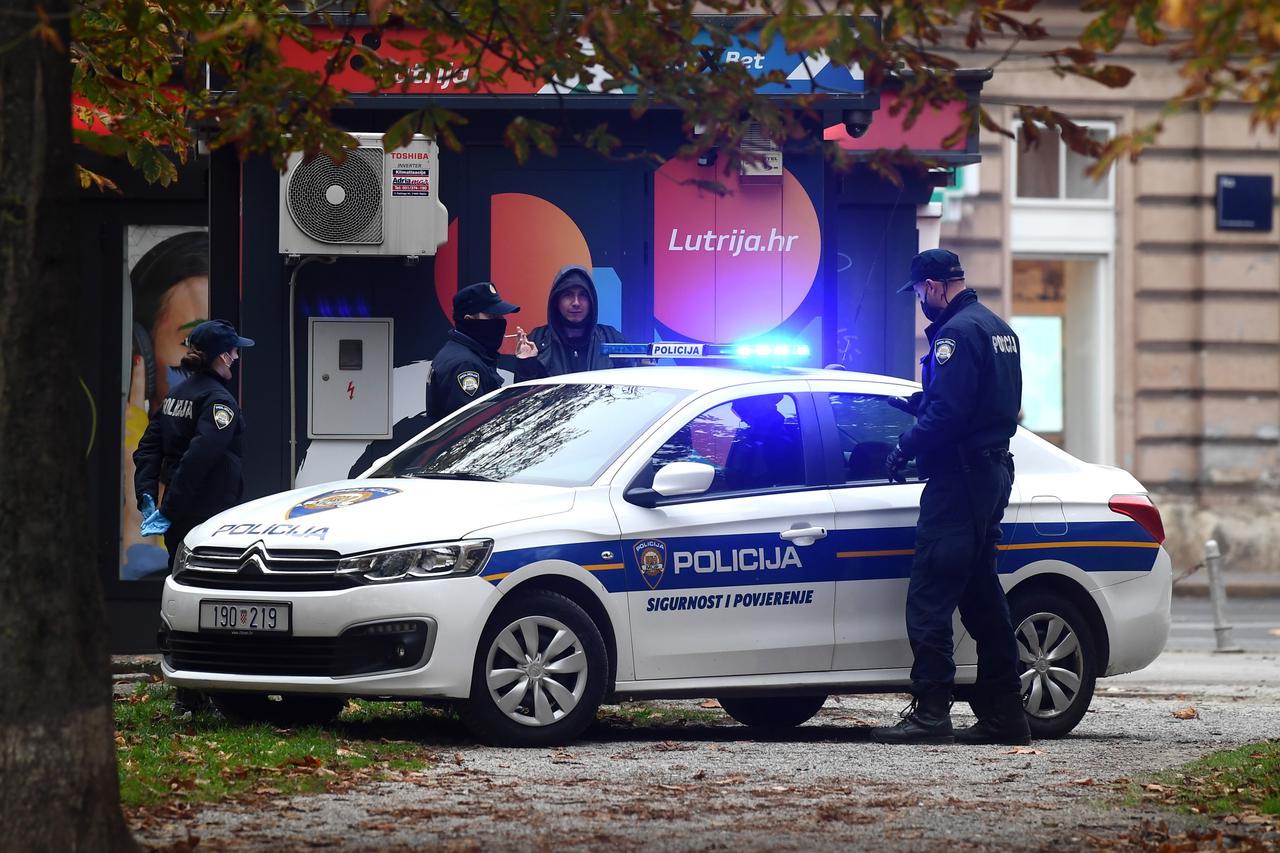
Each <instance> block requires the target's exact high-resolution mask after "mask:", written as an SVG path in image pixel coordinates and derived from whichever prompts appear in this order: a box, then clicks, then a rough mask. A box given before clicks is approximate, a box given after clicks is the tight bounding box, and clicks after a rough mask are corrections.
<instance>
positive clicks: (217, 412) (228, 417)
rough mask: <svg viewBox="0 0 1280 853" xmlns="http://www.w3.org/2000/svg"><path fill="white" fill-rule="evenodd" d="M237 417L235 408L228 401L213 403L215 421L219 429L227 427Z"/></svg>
mask: <svg viewBox="0 0 1280 853" xmlns="http://www.w3.org/2000/svg"><path fill="white" fill-rule="evenodd" d="M235 419H236V413H235V410H234V409H232V408H231V407H230V406H228V405H227V404H226V403H214V404H213V422H214V424H215V425H216V426H217V427H218V429H226V428H227V427H229V426H231V422H232V421H234V420H235Z"/></svg>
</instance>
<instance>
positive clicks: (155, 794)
mask: <svg viewBox="0 0 1280 853" xmlns="http://www.w3.org/2000/svg"><path fill="white" fill-rule="evenodd" d="M114 708H115V723H116V756H117V759H118V765H119V772H120V797H121V802H122V803H123V804H124V805H125V806H126V807H138V806H153V805H164V804H168V803H174V802H179V801H183V802H192V803H194V802H214V801H217V800H223V799H227V798H231V797H237V796H241V795H249V794H261V795H274V794H291V793H305V792H315V791H323V790H328V789H331V788H335V787H342V786H345V785H351V784H356V783H358V782H363V781H370V780H374V779H379V778H385V777H387V776H389V775H393V774H395V773H397V772H398V771H403V770H413V769H419V768H421V767H423V766H426V765H428V764H431V763H433V762H434V761H435V758H436V757H435V755H434V754H433V753H432V752H431V750H430V749H429V748H428V747H427V746H426V745H425V744H424V743H423V741H422V739H421V738H422V735H423V734H425V733H426V732H427V731H429V727H430V726H431V725H432V724H433V723H438V722H440V721H442V720H443V719H444V718H443V715H442V714H441V713H440V712H438V711H433V710H427V709H424V708H421V707H420V706H418V705H417V704H401V703H392V702H368V701H363V700H352V701H351V702H349V703H348V704H347V707H346V709H345V710H344V711H343V713H342V715H341V716H340V717H339V718H338V722H337V723H334V724H332V725H330V726H326V727H321V726H307V727H301V728H296V729H284V728H278V727H276V726H272V725H269V724H266V723H255V724H253V725H244V724H238V723H232V722H229V721H227V720H225V719H223V717H222V716H221V715H219V714H217V713H216V712H214V711H201V712H199V713H196V714H194V715H192V718H191V719H189V720H177V719H174V711H173V689H172V688H170V687H168V686H165V685H162V684H144V685H139V687H138V689H137V690H135V691H134V692H133V693H132V694H130V695H128V696H123V697H119V698H117V699H116V701H115V704H114Z"/></svg>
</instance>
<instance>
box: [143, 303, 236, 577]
mask: <svg viewBox="0 0 1280 853" xmlns="http://www.w3.org/2000/svg"><path fill="white" fill-rule="evenodd" d="M187 344H188V349H189V352H188V353H187V354H186V355H185V356H183V358H182V368H183V370H185V371H187V373H188V378H187V379H185V380H183V381H182V382H181V383H179V384H178V385H177V386H175V387H173V388H171V389H169V393H168V395H167V396H166V397H165V398H164V402H162V403H161V404H160V407H159V410H158V411H157V412H156V414H155V416H154V417H153V418H152V419H151V423H149V424H148V425H147V431H146V432H145V433H144V434H143V436H142V440H141V441H140V442H138V449H137V450H136V451H135V452H134V454H133V462H134V466H135V469H134V475H133V485H134V491H135V492H136V493H137V497H138V508H139V509H141V510H142V511H143V514H144V517H145V516H146V515H147V513H148V511H149V510H150V509H151V507H153V506H157V505H158V507H159V512H160V515H162V516H163V517H164V518H165V519H167V520H168V521H169V528H168V530H166V531H165V535H164V544H165V547H166V548H168V549H169V568H170V570H172V569H173V560H174V555H175V554H176V553H177V551H178V548H179V547H180V546H181V544H182V540H183V538H184V537H185V536H186V535H187V533H188V531H190V530H191V529H192V528H193V527H195V526H196V525H198V524H201V523H203V522H204V521H206V520H208V519H209V518H211V517H213V516H214V515H217V514H218V513H219V512H222V511H223V510H224V509H228V508H229V507H232V506H235V505H236V504H237V503H239V502H240V494H241V491H242V488H243V482H242V479H241V463H240V437H241V434H242V433H243V432H244V419H243V418H242V417H241V416H240V407H239V405H238V404H237V403H236V398H235V397H234V396H233V395H232V393H231V391H230V390H229V388H228V387H227V384H228V383H229V382H230V380H231V366H232V365H233V364H235V362H236V360H237V359H238V358H239V357H240V349H241V348H242V347H251V346H253V341H251V340H249V339H248V338H242V337H240V335H239V334H237V333H236V330H235V327H234V326H232V325H231V324H230V323H228V322H227V321H226V320H206V321H205V322H203V323H201V324H200V325H198V326H196V327H195V329H193V330H192V332H191V334H190V335H189V336H188V338H187ZM159 485H163V486H164V487H165V489H164V494H163V496H160V501H159V503H158V504H157V503H156V498H157V489H158V486H159ZM144 523H145V522H144Z"/></svg>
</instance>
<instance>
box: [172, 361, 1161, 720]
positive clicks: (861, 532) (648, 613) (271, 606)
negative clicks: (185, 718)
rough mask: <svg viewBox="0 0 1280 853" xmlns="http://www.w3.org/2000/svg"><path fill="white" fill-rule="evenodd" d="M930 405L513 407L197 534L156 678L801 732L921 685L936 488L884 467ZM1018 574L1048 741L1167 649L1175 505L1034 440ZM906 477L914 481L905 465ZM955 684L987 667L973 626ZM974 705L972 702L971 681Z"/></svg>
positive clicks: (688, 396)
mask: <svg viewBox="0 0 1280 853" xmlns="http://www.w3.org/2000/svg"><path fill="white" fill-rule="evenodd" d="M918 387H919V386H917V385H915V384H913V383H908V382H904V381H901V380H898V379H892V378H887V377H881V376H872V375H867V374H857V373H847V372H843V371H822V370H808V371H803V370H795V371H790V372H785V373H766V372H752V371H747V370H736V369H727V368H712V367H682V368H669V367H639V368H632V369H627V370H610V371H601V372H596V373H589V374H579V375H576V376H567V377H557V378H553V379H547V380H542V381H538V382H533V383H524V384H519V385H514V386H509V387H506V388H502V389H500V390H498V391H495V392H494V393H492V394H490V395H488V396H487V397H484V398H482V399H481V400H479V401H477V402H475V403H473V404H472V405H470V406H468V407H467V408H465V409H463V410H461V411H459V412H457V413H455V414H454V415H452V416H451V417H449V418H447V419H445V420H444V421H442V422H440V423H439V424H437V425H435V426H433V427H432V428H431V429H429V430H428V431H426V432H424V433H423V434H421V435H420V436H418V437H417V438H415V439H414V440H413V441H411V442H409V443H408V444H405V445H404V446H403V447H401V448H399V449H398V450H397V451H395V452H394V453H393V454H391V455H390V456H388V457H385V458H384V459H383V460H380V461H379V462H378V463H376V464H375V465H374V467H373V468H372V469H371V470H370V471H368V472H367V473H366V476H364V477H361V478H359V479H355V480H350V481H344V482H339V483H331V484H327V485H324V486H317V487H309V488H303V489H295V490H293V491H290V492H285V493H283V494H278V495H273V496H270V497H266V498H263V499H261V500H256V501H253V502H251V503H247V504H244V505H242V506H238V507H236V508H234V509H232V510H229V511H227V512H225V513H223V514H221V515H219V516H217V517H216V518H214V519H212V520H210V521H209V522H207V523H205V524H204V525H202V526H200V527H198V528H196V529H195V530H194V531H192V532H191V533H190V534H189V535H188V536H187V539H186V544H185V546H184V547H183V549H182V553H181V555H180V557H179V559H178V561H177V565H176V568H175V572H174V574H173V576H172V577H170V578H169V580H168V581H167V582H166V584H165V589H164V598H163V601H162V617H163V629H162V631H161V637H160V641H161V646H162V649H163V652H164V674H165V677H166V679H167V680H168V681H169V682H171V683H173V684H175V685H178V686H182V687H190V688H196V689H199V690H203V691H207V692H209V693H211V694H212V695H213V696H214V700H215V703H216V704H217V705H218V707H219V708H221V709H222V710H223V711H224V712H227V713H229V714H234V715H239V716H242V717H249V718H254V717H276V718H280V717H286V718H290V719H294V720H305V719H317V720H318V719H324V718H327V717H331V716H333V715H334V714H336V713H337V712H338V711H339V710H340V709H341V707H342V704H343V702H344V701H345V697H348V696H367V697H392V698H397V699H437V700H452V701H455V702H456V703H457V704H458V706H459V707H460V709H461V713H462V716H463V719H464V720H465V721H466V723H467V724H468V725H469V726H470V727H471V729H472V730H473V731H474V732H475V734H477V735H478V736H479V737H481V738H482V739H484V740H487V741H492V742H498V743H508V744H517V745H534V744H550V743H559V742H563V741H566V740H569V739H571V738H573V737H575V736H576V735H578V734H579V733H580V732H581V731H582V730H583V729H584V728H585V727H586V726H587V725H588V724H589V723H590V722H591V721H592V720H593V719H594V717H595V715H596V708H597V706H598V705H599V704H600V703H601V702H602V701H605V700H606V699H609V698H611V697H612V698H638V697H673V696H682V697H702V696H713V697H718V698H720V701H721V703H722V704H723V706H724V708H725V710H726V711H728V713H729V714H731V715H732V716H733V717H735V718H736V719H738V720H740V721H741V722H743V723H747V724H750V725H757V726H774V727H779V726H794V725H798V724H800V723H802V722H804V721H805V720H807V719H809V718H810V717H811V716H812V715H813V714H814V713H815V712H816V711H817V710H818V708H819V707H820V706H821V704H822V702H823V700H824V698H825V697H826V696H827V695H828V694H833V693H855V692H872V691H884V690H902V689H905V688H906V687H907V686H908V684H909V668H910V666H911V650H910V648H909V646H908V643H907V637H906V628H905V624H904V618H903V609H904V601H905V596H906V589H907V578H908V575H909V572H910V566H911V559H912V548H913V543H914V524H915V520H916V515H917V505H918V501H919V497H920V492H921V489H922V484H921V483H920V482H919V481H918V480H916V479H914V477H910V478H909V479H908V482H907V483H906V484H898V485H891V484H889V483H888V481H887V480H886V478H885V468H884V458H885V454H886V453H887V452H888V450H889V449H890V448H891V447H892V446H893V444H894V441H895V440H896V437H897V436H898V434H899V433H900V432H902V431H903V430H904V429H905V428H906V426H907V425H908V418H909V416H908V415H905V414H903V413H901V412H899V411H898V410H896V409H894V408H891V407H890V406H889V405H888V403H887V400H888V398H889V397H892V396H900V395H905V394H908V393H910V392H911V391H913V390H916V389H917V388H918ZM1012 451H1013V453H1014V455H1015V458H1016V464H1017V469H1018V472H1017V478H1016V481H1015V483H1014V487H1013V496H1012V499H1011V502H1010V504H1009V509H1008V511H1007V513H1006V516H1005V523H1004V539H1003V542H1002V543H1001V545H1000V553H999V570H1000V572H1001V578H1002V580H1003V581H1004V584H1005V587H1006V589H1007V590H1008V593H1009V600H1010V604H1011V607H1012V612H1013V621H1014V624H1015V626H1016V629H1017V636H1018V642H1019V644H1020V647H1021V648H1020V651H1021V659H1022V662H1023V666H1024V668H1025V669H1024V672H1023V675H1022V683H1023V689H1024V694H1025V697H1026V709H1027V714H1028V715H1029V718H1030V722H1031V726H1032V730H1033V732H1034V733H1035V734H1036V735H1037V736H1040V737H1046V736H1056V735H1062V734H1065V733H1067V732H1069V731H1070V730H1071V729H1072V728H1073V727H1074V726H1075V725H1076V723H1077V722H1079V720H1080V718H1081V716H1082V715H1083V714H1084V712H1085V710H1086V708H1087V707H1088V705H1089V702H1090V699H1091V697H1092V695H1093V688H1094V681H1095V679H1096V678H1098V677H1101V676H1106V675H1115V674H1117V673H1122V672H1128V671H1131V670H1135V669H1139V668H1141V667H1143V666H1145V665H1146V664H1148V663H1149V662H1151V661H1152V660H1153V659H1154V658H1155V657H1156V655H1157V654H1158V653H1159V652H1160V650H1161V648H1162V647H1163V646H1164V642H1165V637H1166V634H1167V630H1168V625H1169V597H1170V586H1171V571H1170V562H1169V557H1168V555H1167V554H1166V553H1165V551H1164V549H1163V548H1162V547H1161V545H1160V543H1161V542H1162V541H1163V538H1164V534H1163V530H1162V528H1161V521H1160V516H1159V513H1158V512H1157V510H1156V508H1155V507H1154V506H1153V505H1152V503H1151V501H1150V500H1149V499H1148V498H1147V496H1146V495H1145V493H1144V490H1143V488H1142V486H1141V485H1140V484H1139V483H1138V482H1137V481H1136V480H1135V479H1134V478H1133V477H1132V476H1130V475H1129V474H1127V473H1125V472H1124V471H1121V470H1118V469H1115V468H1108V467H1103V466H1098V465H1090V464H1086V463H1084V462H1081V461H1079V460H1077V459H1075V458H1073V457H1072V456H1070V455H1068V454H1066V453H1064V452H1062V451H1061V450H1058V449H1057V448H1055V447H1053V446H1052V445H1050V444H1048V443H1046V442H1044V441H1042V440H1041V439H1039V438H1038V437H1036V436H1035V435H1033V434H1031V433H1028V432H1026V431H1023V430H1019V432H1018V434H1017V435H1016V436H1015V437H1014V439H1013V443H1012ZM909 473H912V472H909ZM956 637H957V650H956V656H957V663H958V664H959V672H958V676H957V678H958V682H959V683H960V684H963V683H965V682H972V681H973V679H974V676H975V667H974V661H975V654H974V649H973V644H972V641H971V640H969V639H968V638H967V637H966V636H965V634H964V632H963V630H962V628H961V627H960V625H959V620H958V619H957V622H956ZM961 689H962V688H961Z"/></svg>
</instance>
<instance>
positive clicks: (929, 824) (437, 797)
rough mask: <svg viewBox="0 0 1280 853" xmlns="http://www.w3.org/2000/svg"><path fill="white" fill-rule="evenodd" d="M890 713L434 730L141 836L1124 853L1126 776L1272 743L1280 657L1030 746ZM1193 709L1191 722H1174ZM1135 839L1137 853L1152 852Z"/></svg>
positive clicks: (440, 844) (1165, 683)
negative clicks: (541, 739)
mask: <svg viewBox="0 0 1280 853" xmlns="http://www.w3.org/2000/svg"><path fill="white" fill-rule="evenodd" d="M901 704H902V700H901V699H900V698H898V697H864V696H853V697H840V698H835V699H832V700H829V701H828V703H827V706H826V707H825V708H824V710H823V711H822V713H821V714H820V715H819V716H818V717H817V718H815V720H813V721H812V722H810V723H809V724H807V725H805V726H803V727H801V728H799V729H797V730H794V732H792V733H790V734H788V735H787V736H786V737H782V738H777V739H769V740H762V739H759V738H757V737H753V736H751V735H750V734H749V733H748V731H747V730H746V729H744V728H742V727H740V726H738V725H736V724H734V723H732V722H730V721H728V720H727V719H725V720H720V721H715V722H711V723H697V724H680V723H673V724H672V725H669V726H660V727H654V728H635V727H633V726H631V725H630V724H629V723H627V722H626V721H625V720H623V719H619V718H615V719H614V720H613V721H607V722H605V723H602V724H600V725H598V726H597V727H596V728H595V729H593V730H592V731H591V732H590V735H589V737H588V738H587V739H585V740H584V741H582V742H581V743H579V744H575V745H573V746H571V747H569V748H567V749H558V750H547V749H539V750H524V751H521V750H501V749H491V748H486V747H478V746H475V745H474V744H473V743H472V742H471V741H470V740H469V739H468V738H467V736H466V734H465V732H463V731H462V730H461V729H460V728H458V727H456V726H455V725H453V724H451V723H448V722H445V721H441V722H440V723H438V724H436V725H434V726H433V727H432V728H431V729H430V730H424V731H423V733H422V735H423V739H424V741H425V742H427V743H429V744H431V745H433V746H434V747H435V748H436V752H437V756H438V758H439V760H438V762H436V763H435V764H432V765H431V766H428V767H425V768H423V769H421V770H420V771H415V772H412V773H408V774H405V776H404V777H403V778H402V779H400V780H399V781H395V782H389V783H380V784H378V785H375V786H371V787H369V788H365V789H359V790H351V791H345V792H341V793H335V794H328V795H323V796H300V797H292V798H281V799H278V800H273V801H267V802H265V803H264V802H263V801H262V800H261V799H259V800H257V801H255V802H254V803H253V804H243V805H242V804H234V803H233V804H227V805H221V806H217V807H211V808H205V809H202V810H198V811H195V812H194V813H190V814H187V815H185V816H183V817H182V818H179V819H174V820H170V821H167V822H165V823H163V824H160V825H155V824H152V825H150V826H149V827H148V828H147V829H146V830H145V831H142V832H141V833H140V834H139V839H140V840H141V841H143V842H144V843H146V844H148V845H153V846H167V845H170V844H175V843H185V840H186V839H187V838H188V837H189V836H190V837H193V838H196V839H198V840H199V849H200V850H206V849H212V850H222V849H227V850H242V849H243V850H267V849H282V848H283V849H293V848H297V847H300V846H307V847H320V848H325V849H338V850H364V849H370V848H377V849H379V850H381V851H386V850H402V849H403V850H407V849H424V848H425V849H449V850H479V849H498V850H530V851H532V850H535V849H547V848H554V849H556V850H557V851H560V850H590V849H596V848H601V847H609V848H613V849H618V850H639V849H646V850H650V849H652V850H713V849H718V850H724V849H743V850H764V849H769V850H805V851H813V850H836V849H848V848H853V849H877V850H888V851H899V850H902V851H907V850H930V849H937V848H940V847H943V846H946V847H948V848H952V849H956V850H989V849H991V850H994V849H1001V850H1005V849H1016V850H1046V851H1047V850H1083V849H1092V848H1096V847H1098V846H1100V845H1112V846H1114V845H1122V846H1123V845H1128V844H1130V843H1134V844H1135V846H1134V847H1127V846H1126V847H1124V849H1138V848H1139V847H1144V845H1142V844H1138V843H1137V841H1138V840H1139V839H1140V838H1141V837H1143V830H1142V829H1141V827H1142V822H1143V820H1144V819H1166V818H1168V814H1167V813H1165V812H1159V813H1157V812H1155V811H1153V807H1151V806H1145V807H1138V808H1121V807H1119V806H1118V805H1117V804H1116V801H1117V797H1118V795H1119V793H1120V792H1121V791H1122V790H1123V789H1124V788H1126V787H1127V785H1126V783H1127V781H1128V780H1131V779H1135V778H1140V777H1142V776H1144V775H1145V774H1149V773H1152V772H1155V771H1159V770H1161V769H1164V768H1169V767H1173V766H1176V765H1178V764H1181V763H1183V762H1185V761H1187V760H1190V759H1192V758H1195V757H1197V756H1199V755H1202V754H1204V753H1206V752H1209V751H1212V750H1215V749H1220V748H1225V747H1230V746H1234V745H1239V744H1244V743H1248V742H1251V741H1256V740H1260V739H1263V738H1265V737H1268V736H1272V737H1274V736H1275V735H1276V733H1277V732H1280V657H1278V656H1277V655H1274V654H1258V653H1248V654H1243V655H1231V656H1226V655H1213V654H1209V653H1205V652H1194V651H1171V652H1167V653H1166V654H1165V655H1163V656H1162V657H1161V658H1160V659H1159V660H1158V661H1157V662H1156V663H1155V664H1154V665H1153V666H1152V667H1149V668H1148V669H1147V670H1144V671H1143V672H1140V673H1135V674H1131V675H1127V676H1122V677H1120V678H1115V679H1109V680H1105V681H1102V682H1100V683H1099V689H1098V693H1097V695H1096V697H1095V700H1094V703H1093V706H1092V709H1091V710H1090V712H1089V713H1088V714H1087V715H1086V717H1085V719H1084V721H1083V722H1082V723H1081V724H1080V726H1079V727H1078V729H1077V730H1076V732H1075V733H1074V734H1073V735H1072V736H1071V737H1069V738H1067V739H1064V740H1060V741H1047V742H1037V743H1036V744H1034V746H1033V749H1032V750H1031V751H1028V750H1027V749H1026V748H1021V749H1012V748H1009V747H958V746H948V747H925V748H919V747H905V748H904V747H897V748H894V747H887V746H881V745H878V744H872V743H870V742H868V741H867V740H866V739H865V728H864V727H865V726H866V725H868V724H871V723H874V722H886V721H891V720H893V719H895V718H896V712H897V710H898V709H899V707H900V706H901ZM668 706H669V707H670V708H671V709H673V714H674V713H676V712H677V711H678V709H680V708H693V707H697V703H693V702H681V703H677V702H673V703H668ZM1192 707H1193V708H1195V710H1196V716H1195V717H1194V718H1192V719H1179V718H1178V717H1177V716H1175V715H1174V711H1180V710H1182V709H1186V708H1192ZM957 721H958V722H964V721H965V719H964V717H963V715H961V714H957ZM1194 825H1197V824H1196V820H1195V819H1191V818H1187V819H1183V818H1173V819H1172V823H1171V826H1172V828H1173V829H1174V830H1180V829H1184V828H1187V827H1188V826H1194ZM1145 837H1146V838H1147V841H1148V842H1149V844H1150V849H1155V848H1156V846H1158V842H1159V841H1160V840H1161V838H1160V836H1159V834H1158V833H1156V834H1155V835H1152V834H1150V833H1149V832H1148V833H1147V835H1146V836H1145ZM1270 837H1271V839H1272V841H1271V842H1269V843H1274V844H1276V845H1277V848H1276V849H1280V835H1276V834H1274V833H1273V834H1272V835H1271V836H1270Z"/></svg>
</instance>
